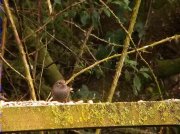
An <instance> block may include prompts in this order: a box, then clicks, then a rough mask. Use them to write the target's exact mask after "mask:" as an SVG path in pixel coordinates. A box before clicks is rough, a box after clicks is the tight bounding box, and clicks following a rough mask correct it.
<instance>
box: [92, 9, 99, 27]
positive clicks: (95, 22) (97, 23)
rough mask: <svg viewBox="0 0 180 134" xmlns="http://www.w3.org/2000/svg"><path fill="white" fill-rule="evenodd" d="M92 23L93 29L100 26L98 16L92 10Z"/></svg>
mask: <svg viewBox="0 0 180 134" xmlns="http://www.w3.org/2000/svg"><path fill="white" fill-rule="evenodd" d="M92 23H93V26H94V27H95V28H97V27H98V26H99V25H100V15H99V13H98V12H97V11H96V10H94V11H93V13H92Z"/></svg>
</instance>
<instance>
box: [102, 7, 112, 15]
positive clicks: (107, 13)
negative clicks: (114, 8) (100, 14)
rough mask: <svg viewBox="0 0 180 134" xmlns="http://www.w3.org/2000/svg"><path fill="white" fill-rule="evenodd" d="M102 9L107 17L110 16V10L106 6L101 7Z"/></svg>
mask: <svg viewBox="0 0 180 134" xmlns="http://www.w3.org/2000/svg"><path fill="white" fill-rule="evenodd" d="M102 10H103V11H104V13H105V14H106V15H107V17H110V16H111V13H110V11H109V10H108V9H107V8H105V7H104V8H102Z"/></svg>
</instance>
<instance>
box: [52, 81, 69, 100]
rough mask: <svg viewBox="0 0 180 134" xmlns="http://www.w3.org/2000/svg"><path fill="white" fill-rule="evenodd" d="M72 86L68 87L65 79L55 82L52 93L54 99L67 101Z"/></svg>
mask: <svg viewBox="0 0 180 134" xmlns="http://www.w3.org/2000/svg"><path fill="white" fill-rule="evenodd" d="M71 90H72V88H70V87H68V86H67V84H66V82H65V80H58V81H57V82H56V83H54V85H53V87H52V90H51V93H52V97H53V101H58V102H67V101H69V95H70V92H71Z"/></svg>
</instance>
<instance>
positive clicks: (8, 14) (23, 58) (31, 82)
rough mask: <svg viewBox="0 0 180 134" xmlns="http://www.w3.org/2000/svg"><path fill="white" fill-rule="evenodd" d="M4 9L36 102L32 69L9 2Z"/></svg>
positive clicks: (32, 96)
mask: <svg viewBox="0 0 180 134" xmlns="http://www.w3.org/2000/svg"><path fill="white" fill-rule="evenodd" d="M4 7H5V11H6V14H7V16H8V18H9V20H10V22H11V25H12V29H13V32H14V36H15V39H16V42H17V45H18V49H19V52H20V54H21V58H22V61H23V64H24V69H25V75H26V80H27V83H28V86H29V90H30V94H31V98H32V99H33V100H36V94H35V90H34V85H33V80H32V77H31V73H30V67H29V65H28V62H27V59H26V54H25V51H24V48H23V44H22V42H21V39H20V37H19V34H18V32H17V29H16V25H15V23H14V20H13V17H12V14H11V11H10V8H9V4H8V0H5V1H4Z"/></svg>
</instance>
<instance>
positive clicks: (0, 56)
mask: <svg viewBox="0 0 180 134" xmlns="http://www.w3.org/2000/svg"><path fill="white" fill-rule="evenodd" d="M0 58H1V60H2V61H3V62H4V63H5V64H6V65H7V66H8V67H10V68H11V69H12V70H13V71H14V72H16V73H17V74H18V75H19V76H21V77H22V78H23V79H26V77H25V76H24V75H22V74H21V73H20V72H18V71H17V70H16V69H15V68H14V67H12V66H11V65H10V64H9V63H8V62H7V61H6V60H5V59H4V58H3V56H2V55H1V54H0Z"/></svg>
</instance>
